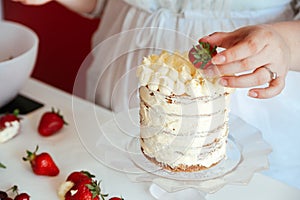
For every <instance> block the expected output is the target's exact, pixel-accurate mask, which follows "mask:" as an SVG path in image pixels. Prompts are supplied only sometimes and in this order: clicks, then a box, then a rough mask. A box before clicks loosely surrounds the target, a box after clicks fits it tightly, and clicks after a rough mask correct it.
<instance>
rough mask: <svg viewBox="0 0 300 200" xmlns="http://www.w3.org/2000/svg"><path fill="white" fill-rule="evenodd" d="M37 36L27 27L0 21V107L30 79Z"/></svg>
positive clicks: (36, 47)
mask: <svg viewBox="0 0 300 200" xmlns="http://www.w3.org/2000/svg"><path fill="white" fill-rule="evenodd" d="M38 42H39V39H38V36H37V35H36V33H35V32H34V31H32V30H31V29H29V28H28V27H26V26H24V25H21V24H18V23H15V22H8V21H0V107H2V106H4V105H5V104H6V103H8V102H9V101H11V100H12V99H13V98H14V97H16V95H17V94H18V92H19V91H20V90H21V89H22V86H23V85H24V84H25V82H26V80H28V78H29V77H30V75H31V73H32V71H33V68H34V65H35V61H36V57H37V50H38Z"/></svg>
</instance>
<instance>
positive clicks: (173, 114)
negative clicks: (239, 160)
mask: <svg viewBox="0 0 300 200" xmlns="http://www.w3.org/2000/svg"><path fill="white" fill-rule="evenodd" d="M137 77H138V78H139V97H140V110H139V115H140V145H141V150H142V152H143V154H144V155H145V157H146V158H148V159H149V160H150V161H152V162H153V163H155V164H157V165H159V166H161V167H162V168H164V169H167V170H170V171H173V172H193V171H199V170H204V169H208V168H211V167H212V166H214V165H216V164H218V163H219V162H220V161H221V160H222V159H224V158H225V157H226V144H227V138H228V114H229V102H230V93H231V92H232V91H231V89H230V88H225V87H223V86H221V85H220V84H218V81H217V79H216V78H211V79H206V78H204V76H203V75H202V74H201V71H200V70H197V69H196V68H195V67H194V66H193V64H192V63H191V62H190V61H189V60H188V55H187V53H178V52H176V53H168V52H166V51H163V52H162V53H161V54H159V55H150V56H148V57H145V58H144V60H143V62H142V64H141V65H140V66H138V68H137Z"/></svg>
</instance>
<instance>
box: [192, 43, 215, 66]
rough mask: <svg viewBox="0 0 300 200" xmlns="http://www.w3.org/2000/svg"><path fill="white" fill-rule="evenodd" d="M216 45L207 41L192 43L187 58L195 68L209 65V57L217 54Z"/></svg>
mask: <svg viewBox="0 0 300 200" xmlns="http://www.w3.org/2000/svg"><path fill="white" fill-rule="evenodd" d="M216 49H217V47H216V46H212V45H210V44H209V43H207V42H200V41H199V44H197V45H194V46H193V48H192V49H191V50H190V51H189V60H190V61H191V62H192V63H193V64H194V66H195V67H196V68H200V69H204V68H206V67H208V66H209V65H211V59H212V57H213V56H215V55H216V54H217V50H216Z"/></svg>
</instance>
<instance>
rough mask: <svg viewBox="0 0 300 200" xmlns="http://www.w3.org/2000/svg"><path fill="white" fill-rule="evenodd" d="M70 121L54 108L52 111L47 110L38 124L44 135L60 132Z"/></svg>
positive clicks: (39, 130) (40, 131)
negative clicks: (66, 120)
mask: <svg viewBox="0 0 300 200" xmlns="http://www.w3.org/2000/svg"><path fill="white" fill-rule="evenodd" d="M67 124H68V123H67V122H65V121H64V118H63V116H62V115H60V113H59V110H57V111H55V110H54V108H52V110H51V111H49V112H45V113H44V114H43V115H42V117H41V120H40V123H39V126H38V132H39V134H40V135H42V136H50V135H53V134H54V133H56V132H58V131H59V130H60V129H62V127H63V126H64V125H67Z"/></svg>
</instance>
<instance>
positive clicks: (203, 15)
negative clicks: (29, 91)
mask: <svg viewBox="0 0 300 200" xmlns="http://www.w3.org/2000/svg"><path fill="white" fill-rule="evenodd" d="M99 2H100V3H101V5H103V1H99ZM137 2H141V4H142V3H146V2H151V1H147V0H143V1H137ZM159 2H160V4H149V5H148V4H142V5H143V6H144V7H143V8H141V7H138V6H140V5H137V6H133V5H131V4H128V3H125V2H123V1H121V0H110V1H107V2H106V6H105V10H104V14H103V16H102V20H101V24H100V27H99V29H98V30H97V31H96V33H95V35H94V38H93V44H94V45H95V46H96V45H97V44H99V43H100V45H101V42H103V41H104V40H105V39H109V37H110V36H112V35H114V34H118V33H121V32H124V31H128V30H132V29H135V28H145V27H159V28H164V29H168V30H169V31H170V30H173V31H178V32H177V33H173V34H166V33H165V34H164V33H163V31H162V30H161V29H160V30H159V32H160V33H159V34H160V35H161V36H162V35H166V36H165V37H166V38H162V37H161V36H160V38H159V39H157V37H158V31H157V30H154V29H153V30H151V31H150V30H143V29H139V30H138V31H135V32H134V33H132V34H130V35H128V36H127V38H126V39H123V41H118V42H117V43H116V42H115V41H116V40H114V41H110V44H111V45H110V46H109V47H107V48H105V49H103V48H102V49H101V47H98V48H97V49H95V51H94V55H95V59H96V60H95V61H94V63H93V65H92V66H91V67H90V68H89V70H88V73H87V80H88V82H87V98H88V99H89V100H91V101H93V102H96V103H97V104H100V105H102V106H104V107H106V108H109V109H113V110H116V111H119V110H122V109H124V108H126V107H128V102H127V99H128V97H129V95H130V93H131V92H132V91H133V88H129V87H128V84H132V85H133V87H134V86H135V87H136V86H137V81H136V80H135V77H134V76H133V75H130V76H129V75H128V76H127V77H124V78H123V80H122V84H119V85H120V87H119V88H118V89H116V93H118V94H120V96H119V98H118V99H112V98H111V97H112V91H113V89H114V88H116V83H117V82H118V81H119V80H120V78H121V76H124V75H125V74H126V73H128V72H129V71H130V69H133V68H134V67H136V66H137V65H138V64H139V63H140V62H141V60H142V57H143V56H147V55H148V54H149V53H151V52H153V49H152V50H150V49H148V48H149V47H151V48H158V47H160V48H162V49H170V50H171V51H174V50H181V51H184V50H185V51H186V50H188V49H189V48H190V47H191V46H192V44H193V43H195V42H196V41H197V39H198V38H200V37H202V36H204V35H207V34H210V33H212V32H215V31H231V30H233V29H236V28H238V27H241V26H244V25H251V24H257V23H267V22H274V21H281V20H291V19H293V17H294V12H293V11H292V8H291V7H290V4H283V5H279V6H273V7H270V8H264V9H260V10H242V11H232V10H231V6H232V3H231V1H226V0H219V1H210V0H202V1H169V0H165V1H163V0H160V1H159ZM162 2H164V4H162ZM178 2H183V3H182V4H179V3H178ZM195 2H199V3H198V4H199V5H202V6H198V7H195V5H196V3H195ZM255 2H257V1H255ZM283 2H285V1H283ZM190 3H193V4H192V5H190ZM198 4H197V5H198ZM147 5H148V7H147ZM153 5H154V6H153ZM178 5H180V6H181V7H180V8H178ZM98 7H99V6H98ZM169 8H170V9H169ZM208 8H209V9H208ZM178 34H181V35H184V36H186V37H183V36H182V37H180V38H178ZM130 41H132V42H130ZM113 43H115V44H113ZM172 48H173V49H172ZM136 49H139V51H136ZM126 50H127V52H126ZM129 50H132V51H135V52H134V53H132V52H131V53H130V54H129V53H128V51H129ZM97 51H103V52H102V53H99V52H97ZM121 52H122V54H128V56H125V55H122V58H121V57H120V56H121V55H120V53H121ZM112 55H114V56H117V57H115V58H118V57H120V58H118V59H117V60H116V61H113V60H110V62H108V64H109V63H112V64H111V65H109V66H108V65H104V63H105V62H104V61H105V60H106V61H108V58H107V57H108V56H109V57H111V56H112ZM106 68H108V69H106ZM104 71H105V73H104V74H102V72H104ZM101 74H102V76H100V75H101ZM129 77H130V80H129ZM134 81H135V83H133V82H134ZM98 82H101V84H100V83H98ZM98 84H99V87H98ZM96 87H98V88H96ZM95 91H96V93H95ZM121 94H122V96H121Z"/></svg>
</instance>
